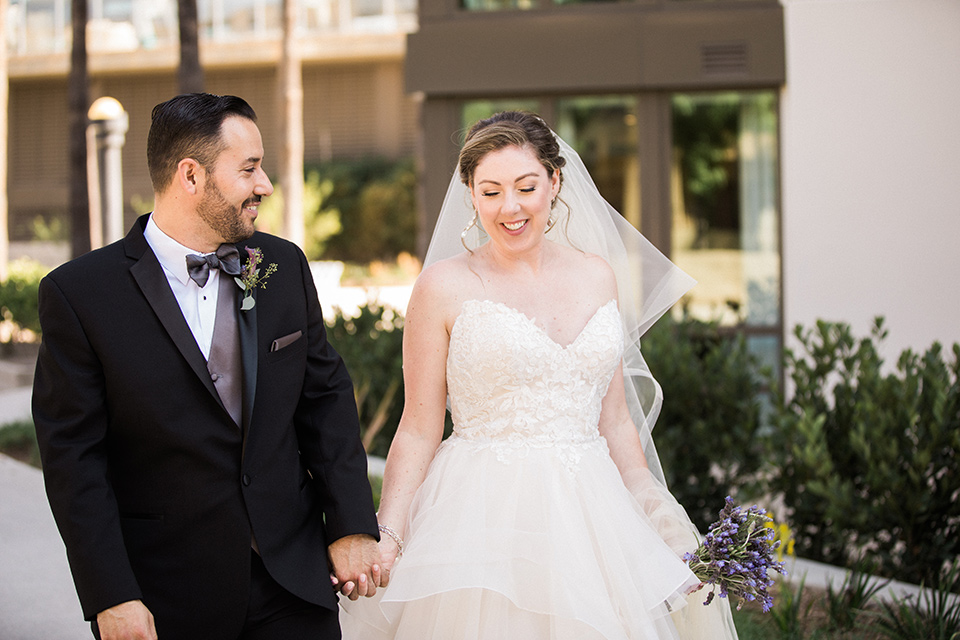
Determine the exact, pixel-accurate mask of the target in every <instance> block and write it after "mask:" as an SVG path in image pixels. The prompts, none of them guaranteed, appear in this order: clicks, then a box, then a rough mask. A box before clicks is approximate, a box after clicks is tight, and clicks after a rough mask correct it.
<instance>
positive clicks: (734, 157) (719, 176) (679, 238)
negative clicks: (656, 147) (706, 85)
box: [670, 92, 781, 366]
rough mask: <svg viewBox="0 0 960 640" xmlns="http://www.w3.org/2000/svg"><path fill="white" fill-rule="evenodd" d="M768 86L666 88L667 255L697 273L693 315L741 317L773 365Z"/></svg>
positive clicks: (773, 131)
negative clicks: (669, 159) (669, 152)
mask: <svg viewBox="0 0 960 640" xmlns="http://www.w3.org/2000/svg"><path fill="white" fill-rule="evenodd" d="M776 109H777V107H776V96H775V94H774V93H773V92H758V93H712V94H676V95H674V96H673V98H672V128H673V166H672V167H671V200H672V206H671V209H672V211H671V225H670V228H671V234H670V235H671V241H670V257H671V259H673V261H674V262H675V263H677V265H678V266H680V267H681V268H682V269H683V270H685V271H686V272H687V273H689V274H690V275H692V276H693V277H694V278H696V279H697V281H698V282H699V285H698V286H697V287H695V288H694V289H693V291H691V293H690V294H689V295H688V298H687V300H686V302H687V305H686V308H687V310H688V311H689V312H690V313H691V314H692V315H693V316H694V317H696V318H699V319H702V320H715V321H719V322H720V323H721V325H726V326H740V327H742V328H743V329H744V331H745V332H746V334H747V338H748V341H749V343H750V346H751V348H752V349H753V350H754V351H755V352H756V353H757V355H758V356H760V357H761V358H762V359H763V360H764V361H765V362H766V363H767V364H769V365H772V366H775V365H776V362H777V358H778V355H777V354H778V351H779V346H780V345H779V336H780V331H781V330H780V325H781V310H780V242H779V238H780V230H779V220H780V216H779V211H778V200H779V198H778V178H777V176H778V169H777V148H778V143H777V110H776Z"/></svg>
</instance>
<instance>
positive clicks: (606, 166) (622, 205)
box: [553, 96, 640, 228]
mask: <svg viewBox="0 0 960 640" xmlns="http://www.w3.org/2000/svg"><path fill="white" fill-rule="evenodd" d="M556 113H557V118H556V121H555V122H554V123H553V125H554V128H555V130H556V132H557V133H558V134H559V135H560V137H561V138H563V139H564V140H566V141H567V143H568V144H570V146H572V147H573V148H574V149H576V150H577V153H578V154H580V158H581V159H582V160H583V164H584V165H585V166H586V167H587V171H589V172H590V175H591V176H592V177H593V181H594V182H596V183H597V188H598V189H599V190H600V193H601V194H603V197H604V198H605V199H606V200H607V202H609V203H610V204H611V205H612V206H613V208H614V209H616V210H617V211H619V212H620V214H621V215H622V216H624V217H625V218H626V219H627V220H629V221H630V223H631V224H633V225H634V226H635V227H637V228H640V170H639V163H638V160H637V116H636V99H635V98H634V97H633V96H591V97H583V98H563V99H561V100H558V101H557V109H556Z"/></svg>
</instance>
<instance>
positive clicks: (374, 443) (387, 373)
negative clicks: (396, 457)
mask: <svg viewBox="0 0 960 640" xmlns="http://www.w3.org/2000/svg"><path fill="white" fill-rule="evenodd" d="M402 328H403V316H401V315H400V314H399V313H398V312H396V311H394V310H393V309H391V308H389V307H382V306H380V305H378V304H376V303H369V304H367V305H365V306H363V307H361V308H360V314H359V315H358V316H356V317H353V318H351V317H346V316H345V315H344V314H343V313H342V312H341V311H340V310H339V309H338V310H337V314H336V317H335V318H334V321H333V322H332V323H328V337H329V339H330V343H331V344H332V345H333V347H334V348H335V349H336V350H337V353H339V354H340V355H341V357H342V358H343V361H344V362H345V363H346V365H347V370H348V371H349V372H350V377H351V378H353V388H354V393H355V395H356V398H357V408H358V410H359V412H360V429H361V437H362V438H363V445H364V448H365V449H366V450H367V453H368V454H372V455H378V456H386V455H387V451H388V450H389V448H390V442H391V441H392V440H393V434H394V433H396V431H397V425H398V424H399V422H400V413H401V412H402V410H403V366H402V359H401V358H402V349H403V332H402Z"/></svg>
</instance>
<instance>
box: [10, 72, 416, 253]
mask: <svg viewBox="0 0 960 640" xmlns="http://www.w3.org/2000/svg"><path fill="white" fill-rule="evenodd" d="M37 75H38V76H39V74H37ZM206 81H207V90H208V91H211V92H213V93H221V94H224V93H229V94H235V95H239V96H241V97H243V98H245V99H246V100H247V101H248V102H250V104H251V105H252V106H253V108H254V109H255V110H256V112H257V115H258V118H259V124H260V129H261V131H262V133H263V138H264V147H265V152H266V158H265V164H266V169H267V172H268V173H269V174H270V175H271V177H275V176H276V171H277V158H278V149H277V140H278V139H279V135H280V132H279V129H278V126H279V125H278V119H277V113H278V105H277V90H276V69H275V67H274V66H273V65H263V64H258V65H257V66H251V67H249V68H237V67H234V68H225V69H209V70H207V77H206ZM303 82H304V136H305V159H306V161H307V163H308V164H309V163H311V162H316V161H320V160H325V159H330V158H353V157H361V156H365V155H382V156H387V157H402V156H412V155H413V154H414V148H415V144H416V140H417V130H418V118H419V115H418V114H419V104H418V102H417V100H416V99H415V98H413V97H411V96H408V95H406V94H405V93H404V90H403V58H402V55H385V56H380V57H377V56H369V57H366V58H365V59H361V60H358V61H353V62H352V61H349V60H335V61H332V62H318V61H305V62H304V69H303ZM175 93H176V79H175V72H174V70H173V69H168V70H153V71H147V72H142V71H141V72H137V71H130V72H123V73H117V72H113V73H103V74H100V75H93V77H92V78H91V84H90V100H91V102H92V101H93V100H95V99H96V98H98V97H100V96H104V95H109V96H112V97H114V98H116V99H117V100H119V101H120V102H121V103H122V104H123V105H124V107H125V108H126V110H127V112H128V113H129V114H130V128H129V131H128V132H127V137H126V144H125V146H124V149H123V184H124V201H125V208H126V217H127V221H126V222H127V224H129V223H130V222H131V221H132V219H133V217H134V216H135V215H136V213H138V211H135V210H134V209H133V208H132V207H133V202H134V201H135V198H139V199H140V200H141V201H145V202H146V205H147V206H149V204H150V202H151V201H152V194H153V191H152V188H151V186H150V179H149V176H148V174H147V168H146V144H147V142H146V141H147V131H148V130H149V127H150V112H151V110H152V109H153V106H154V105H156V104H157V103H158V102H162V101H163V100H166V99H167V98H170V97H171V96H173V95H174V94H175ZM9 113H10V143H9V144H10V146H9V154H10V155H9V157H10V169H9V186H10V226H11V233H12V235H13V238H14V239H20V238H22V237H23V234H24V232H25V231H24V230H25V229H26V228H28V227H29V223H30V221H32V220H33V219H34V217H35V216H37V215H45V216H55V215H61V216H64V215H65V212H66V207H67V197H68V196H67V194H68V179H69V176H68V170H69V169H68V164H67V99H66V77H65V76H64V75H63V74H62V73H61V74H56V75H53V76H50V75H46V76H43V77H30V75H29V74H20V75H19V76H15V77H13V78H12V79H11V82H10V110H9Z"/></svg>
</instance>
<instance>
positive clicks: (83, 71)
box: [67, 0, 90, 258]
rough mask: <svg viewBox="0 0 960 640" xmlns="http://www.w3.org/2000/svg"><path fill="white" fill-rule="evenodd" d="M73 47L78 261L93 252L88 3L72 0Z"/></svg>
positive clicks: (72, 207)
mask: <svg viewBox="0 0 960 640" xmlns="http://www.w3.org/2000/svg"><path fill="white" fill-rule="evenodd" d="M70 11H71V17H70V20H71V25H72V29H73V44H72V45H71V51H70V75H69V77H68V79H67V108H68V110H69V130H68V136H69V138H70V139H69V143H68V146H69V158H70V204H69V205H68V208H69V211H70V253H71V255H72V256H73V257H74V258H76V257H77V256H80V255H82V254H84V253H86V252H87V251H89V250H90V202H89V200H88V199H87V198H88V190H87V108H88V107H89V102H90V100H89V91H90V89H89V82H90V79H89V77H88V75H87V0H71V2H70Z"/></svg>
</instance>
